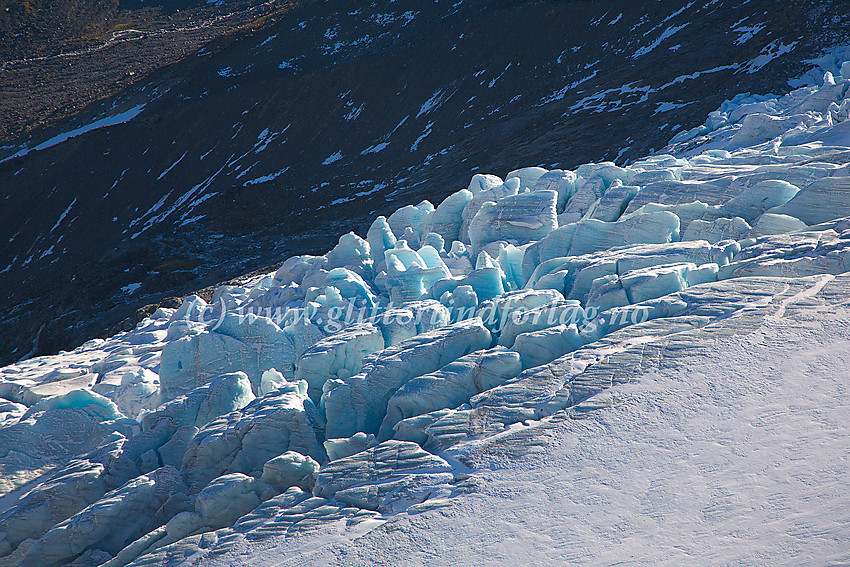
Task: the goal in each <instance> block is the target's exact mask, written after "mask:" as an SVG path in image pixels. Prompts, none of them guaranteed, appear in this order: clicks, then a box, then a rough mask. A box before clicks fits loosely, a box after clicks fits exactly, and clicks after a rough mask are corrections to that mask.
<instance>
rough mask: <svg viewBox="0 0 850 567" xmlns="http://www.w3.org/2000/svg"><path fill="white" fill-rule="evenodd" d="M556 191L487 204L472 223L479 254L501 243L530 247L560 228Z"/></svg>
mask: <svg viewBox="0 0 850 567" xmlns="http://www.w3.org/2000/svg"><path fill="white" fill-rule="evenodd" d="M557 198H558V194H557V193H555V192H554V191H531V192H528V193H520V194H518V195H511V196H508V197H503V198H501V199H499V200H498V201H496V202H495V203H493V202H492V201H491V202H487V203H484V204H483V205H482V206H481V208H480V209H479V210H478V212H477V213H476V214H475V216H474V217H473V219H472V221H471V222H470V224H469V240H470V243H471V244H472V249H473V251H475V253H477V252H479V251H481V249H482V247H483V246H484V245H485V244H489V243H490V242H496V241H499V240H503V241H510V242H512V243H514V244H528V243H529V242H533V241H535V240H540V239H541V238H543V237H544V236H546V235H547V234H549V233H550V232H552V230H554V229H556V228H558V219H557V218H556V211H555V206H556V204H557Z"/></svg>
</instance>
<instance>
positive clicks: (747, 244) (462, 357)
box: [0, 54, 850, 567]
mask: <svg viewBox="0 0 850 567" xmlns="http://www.w3.org/2000/svg"><path fill="white" fill-rule="evenodd" d="M849 55H850V54H849ZM841 62H842V59H841V58H840V57H834V58H832V59H830V60H828V61H825V62H821V63H822V64H824V65H827V66H828V67H829V68H831V69H832V71H831V72H830V71H828V72H826V73H821V75H820V76H819V77H818V79H819V80H818V81H817V83H816V84H814V85H812V86H809V87H803V88H800V89H798V90H795V91H793V92H791V93H789V94H787V95H785V96H764V97H762V96H749V95H748V96H741V97H737V98H736V99H735V100H733V101H730V102H728V103H727V104H725V105H724V106H723V108H721V109H720V110H719V111H717V112H716V113H713V114H712V115H711V116H710V117H709V120H708V121H707V123H706V125H704V126H702V127H700V128H698V129H696V130H694V131H691V132H687V133H683V134H681V135H679V136H677V137H676V138H675V139H674V140H672V141H671V145H670V147H669V148H667V149H666V150H664V152H665V153H659V154H657V155H653V156H649V157H647V158H645V159H643V160H640V161H637V162H635V163H632V164H629V165H627V166H618V165H617V164H614V163H611V162H603V163H590V164H584V165H581V166H580V167H577V168H576V169H574V170H551V171H547V170H545V169H543V168H540V167H526V168H521V169H517V170H515V171H512V172H509V173H508V174H507V175H506V176H505V177H504V178H501V177H498V176H496V175H491V174H476V175H474V176H473V177H472V179H471V180H469V182H468V184H467V183H465V184H466V188H464V189H461V190H459V191H457V192H456V193H454V194H453V195H451V196H450V197H448V198H447V199H445V200H444V201H443V202H441V203H437V204H433V203H430V202H428V201H423V202H421V203H419V204H416V205H408V206H405V207H403V208H401V209H399V210H397V211H396V212H395V213H393V214H392V215H390V216H389V217H388V218H384V217H378V218H377V219H375V221H374V222H373V223H372V225H371V227H370V228H369V230H368V231H367V233H366V234H363V235H356V234H353V233H350V234H347V235H344V236H342V237H341V238H340V240H339V244H338V245H337V246H336V247H335V248H334V249H333V250H331V251H329V252H328V253H327V254H325V255H324V256H297V257H293V258H289V259H288V260H287V261H286V262H285V263H284V264H283V266H282V267H281V268H280V269H278V270H277V271H276V272H274V273H270V274H267V275H265V276H262V277H257V278H255V279H253V280H250V281H247V282H245V283H244V285H240V286H223V287H221V288H219V289H218V290H217V291H216V292H215V294H214V295H213V297H212V300H211V301H209V302H207V301H205V300H204V299H202V298H200V297H196V296H192V297H189V298H187V299H186V300H185V301H184V302H183V304H182V306H181V307H180V308H179V309H160V310H158V311H157V312H156V313H154V314H153V315H152V316H151V317H150V318H148V319H146V320H144V321H142V322H141V323H140V324H139V325H138V326H137V327H136V328H135V329H134V330H132V331H129V332H125V333H122V334H119V335H116V336H114V337H112V338H110V339H106V340H102V339H94V340H92V341H89V342H88V343H86V344H85V345H83V346H82V347H80V348H78V349H77V350H75V351H73V352H69V353H61V354H59V355H56V356H49V357H41V358H36V359H31V360H26V361H22V362H19V363H17V364H15V365H12V366H9V367H6V368H3V369H0V565H24V566H43V565H68V564H73V565H80V566H82V565H108V566H110V567H114V566H119V565H120V566H124V565H135V566H140V565H162V566H164V565H198V564H223V565H233V564H252V565H258V564H278V563H279V561H281V560H283V558H286V559H287V560H291V561H292V562H294V563H303V564H312V562H319V563H332V562H334V561H342V562H351V563H356V564H360V563H362V562H364V561H365V562H368V561H370V554H371V553H380V554H382V555H381V556H382V557H383V559H382V561H384V560H386V561H389V562H391V563H392V564H416V563H421V562H422V561H425V560H427V561H429V562H437V563H443V564H463V563H468V562H471V561H473V560H475V561H476V562H477V561H480V560H483V559H489V560H493V559H494V558H495V559H498V560H500V561H510V560H513V561H514V562H516V563H523V562H525V561H526V560H530V559H532V558H533V559H535V560H537V561H539V562H546V561H549V562H563V561H572V562H590V563H594V562H596V563H610V562H614V561H627V562H633V563H641V562H643V563H657V562H659V561H661V562H664V561H667V562H674V563H676V564H682V563H689V564H690V563H693V564H706V563H709V564H715V563H728V562H732V563H735V564H754V563H759V564H761V563H765V562H767V563H775V562H782V561H785V560H789V558H792V560H793V561H794V562H798V561H800V562H808V561H810V560H817V561H818V562H825V563H828V562H829V561H832V562H833V563H834V562H841V561H846V560H847V559H848V558H847V556H846V555H845V556H842V555H841V553H845V552H846V551H844V550H842V542H843V544H846V542H847V541H848V538H850V531H848V528H847V522H846V519H847V518H846V510H847V509H850V502H849V501H848V497H847V496H846V490H843V488H845V487H846V486H847V484H848V482H850V473H848V472H847V471H848V470H850V469H848V467H847V466H846V465H847V463H846V460H847V455H848V454H850V453H849V452H848V451H850V431H848V423H850V420H848V419H847V418H848V417H850V416H848V410H847V408H848V405H847V402H848V400H847V393H846V389H847V388H846V379H847V374H846V373H847V368H848V367H850V359H848V352H850V349H848V346H850V323H848V322H850V307H848V299H847V298H848V296H850V274H848V272H850V169H848V167H850V129H848V128H850V127H848V125H850V93H848V88H850V63H843V65H842V64H841ZM821 71H823V69H822V70H821ZM844 548H845V550H846V545H845V546H844Z"/></svg>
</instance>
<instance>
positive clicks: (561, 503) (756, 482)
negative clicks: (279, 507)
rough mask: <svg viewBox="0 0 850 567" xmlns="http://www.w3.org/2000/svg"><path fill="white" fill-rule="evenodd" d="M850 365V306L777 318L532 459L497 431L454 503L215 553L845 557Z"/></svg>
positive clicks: (767, 561)
mask: <svg viewBox="0 0 850 567" xmlns="http://www.w3.org/2000/svg"><path fill="white" fill-rule="evenodd" d="M848 368H850V309H847V308H845V309H842V310H840V311H838V312H836V313H831V314H820V318H819V319H818V320H812V321H807V322H805V323H803V324H801V323H800V322H799V321H789V320H787V319H783V318H782V317H779V316H777V317H772V318H769V319H768V320H767V321H766V322H765V323H764V325H762V326H761V328H759V329H758V331H757V332H755V333H753V334H751V335H749V336H747V337H745V338H743V339H740V340H733V341H724V342H722V343H719V344H717V345H716V346H715V347H714V348H713V350H712V352H711V353H710V354H708V355H705V356H698V357H691V358H688V359H686V360H684V361H682V362H681V363H680V365H679V367H678V368H670V369H664V370H661V371H656V372H651V373H647V374H645V375H642V376H640V378H639V379H638V380H637V381H636V382H634V383H630V384H624V385H620V386H615V387H613V388H611V389H610V390H608V391H607V392H605V394H604V397H605V401H606V402H607V403H610V404H611V405H610V406H609V407H607V408H605V409H600V410H596V411H593V412H589V413H588V414H587V415H585V416H582V417H583V418H581V419H569V418H565V417H564V416H557V417H555V418H549V419H547V420H544V421H543V422H535V423H532V424H529V426H527V427H524V428H520V430H523V429H524V430H525V431H524V433H526V434H527V433H529V432H534V430H539V436H540V437H541V438H542V439H544V440H545V441H544V444H543V445H541V446H537V447H534V448H533V450H532V451H531V452H530V454H528V455H526V456H524V457H520V458H505V457H504V455H502V454H500V453H503V452H504V451H500V449H499V444H507V443H511V442H512V439H511V438H512V436H513V437H518V436H519V434H518V433H508V434H504V435H502V436H500V437H498V438H496V439H491V440H487V441H484V442H483V443H482V445H484V447H482V448H483V449H485V450H486V446H487V445H490V446H491V447H493V449H491V451H492V453H494V454H488V455H487V456H486V458H484V459H483V463H482V465H481V468H480V469H479V471H478V474H480V475H481V483H480V489H479V491H478V492H476V493H474V494H470V495H466V496H461V497H458V498H456V499H454V500H453V501H452V505H451V506H449V507H446V508H440V509H438V510H433V511H428V512H424V513H421V514H407V515H401V516H399V517H397V518H395V519H394V520H393V521H392V522H391V523H390V524H387V525H385V526H382V527H381V528H378V529H376V530H374V531H372V532H371V533H369V534H367V535H365V536H362V537H352V538H349V537H344V536H341V534H340V533H338V531H337V530H334V529H328V530H326V531H323V532H321V533H316V534H311V535H303V536H298V537H291V538H286V539H281V540H279V541H277V542H276V545H274V546H272V547H266V548H261V547H251V546H245V547H244V548H243V549H240V553H232V554H229V555H227V556H226V557H225V558H224V559H223V560H219V561H214V562H211V563H209V565H233V566H243V565H244V566H246V567H247V566H249V565H250V566H254V567H260V566H266V565H269V566H270V565H362V564H381V565H422V564H426V563H427V564H428V565H447V566H448V565H479V564H485V565H494V564H500V565H565V564H571V565H572V564H574V565H617V564H627V565H791V564H795V565H802V564H818V565H828V564H845V562H846V561H847V560H848V558H850V555H848V548H847V542H848V541H850V523H849V522H848V514H850V512H848V510H850V494H848V493H847V490H846V487H847V486H848V483H850V462H848V461H850V389H848V388H847V378H848V377H847V369H848ZM514 442H518V443H522V441H516V440H515V441H514ZM463 450H464V448H463V447H459V448H458V451H463Z"/></svg>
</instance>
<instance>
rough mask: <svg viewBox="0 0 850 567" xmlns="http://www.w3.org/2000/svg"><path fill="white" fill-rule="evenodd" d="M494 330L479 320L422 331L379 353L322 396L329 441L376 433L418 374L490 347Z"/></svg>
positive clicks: (474, 319) (436, 368) (431, 370)
mask: <svg viewBox="0 0 850 567" xmlns="http://www.w3.org/2000/svg"><path fill="white" fill-rule="evenodd" d="M490 341H491V336H490V332H489V331H488V330H487V329H486V328H485V327H484V325H482V323H481V320H480V319H477V318H473V319H469V320H466V321H461V322H458V323H454V324H452V325H448V326H446V327H442V328H440V329H437V330H434V331H430V332H427V333H422V334H421V335H417V336H416V337H414V338H412V339H408V340H406V341H403V342H401V343H399V344H397V345H394V346H392V347H390V348H388V349H385V350H383V351H381V352H380V353H379V354H378V356H377V357H376V358H374V359H373V360H370V361H369V363H368V364H367V365H365V366H364V368H363V372H362V373H361V374H358V375H356V376H352V377H351V378H349V379H348V380H346V381H345V383H343V384H340V385H339V386H338V387H336V388H334V389H332V390H330V391H328V392H326V393H325V395H324V396H323V402H324V404H323V405H324V408H325V414H326V416H327V428H326V435H327V437H328V438H336V437H350V436H351V435H354V434H355V433H357V432H358V431H362V432H364V433H373V434H376V433H378V429H379V428H380V425H381V422H382V421H383V419H384V417H385V415H386V411H387V403H388V402H389V400H390V397H392V394H393V393H394V392H395V391H396V390H398V388H400V387H401V386H403V385H404V384H405V383H406V382H407V381H409V380H410V379H412V378H415V377H416V376H421V375H423V374H427V373H429V372H434V371H435V370H438V369H439V368H441V367H443V366H445V365H446V364H448V363H449V362H452V361H453V360H457V359H458V358H460V357H461V356H463V355H465V354H469V353H470V352H472V351H475V350H479V349H482V348H487V347H489V346H490Z"/></svg>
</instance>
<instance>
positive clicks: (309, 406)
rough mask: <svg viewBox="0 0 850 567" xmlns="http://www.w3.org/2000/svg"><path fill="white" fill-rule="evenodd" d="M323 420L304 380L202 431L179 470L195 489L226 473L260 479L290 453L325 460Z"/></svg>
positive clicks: (247, 406)
mask: <svg viewBox="0 0 850 567" xmlns="http://www.w3.org/2000/svg"><path fill="white" fill-rule="evenodd" d="M322 426H323V420H322V418H321V415H320V414H319V412H318V410H316V408H315V407H314V406H313V403H312V402H311V401H310V399H309V398H308V397H307V383H306V382H304V381H301V382H299V383H297V384H291V385H289V386H287V387H285V388H280V389H278V390H275V391H274V392H271V393H269V394H266V395H265V396H263V397H262V398H257V399H255V400H253V401H252V402H251V403H249V404H248V405H246V406H245V407H243V408H242V409H240V410H236V411H233V412H231V413H229V414H227V415H224V416H222V417H220V418H218V419H215V420H213V421H211V422H210V423H208V424H206V425H205V426H204V427H202V428H200V431H199V432H198V434H197V435H195V437H194V438H193V439H192V440H191V441H190V442H189V445H188V446H187V448H186V455H185V457H184V458H183V463H182V467H181V470H182V472H183V475H184V477H185V478H186V482H187V484H188V485H189V486H190V487H191V488H192V489H193V490H194V489H200V488H202V487H203V486H205V485H206V484H207V483H208V482H209V481H210V480H212V479H213V478H216V477H218V476H221V475H223V474H228V473H234V472H239V473H244V474H248V475H251V476H254V477H257V478H259V477H261V476H262V474H263V466H264V464H265V463H266V462H267V461H268V460H269V459H272V458H273V457H276V456H278V455H281V454H283V453H285V452H286V451H297V452H298V453H301V454H302V455H306V456H309V457H311V458H313V459H314V460H316V461H319V462H321V461H324V460H325V453H324V449H323V448H322V445H321V438H322V437H323V435H322V433H321V431H322Z"/></svg>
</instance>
